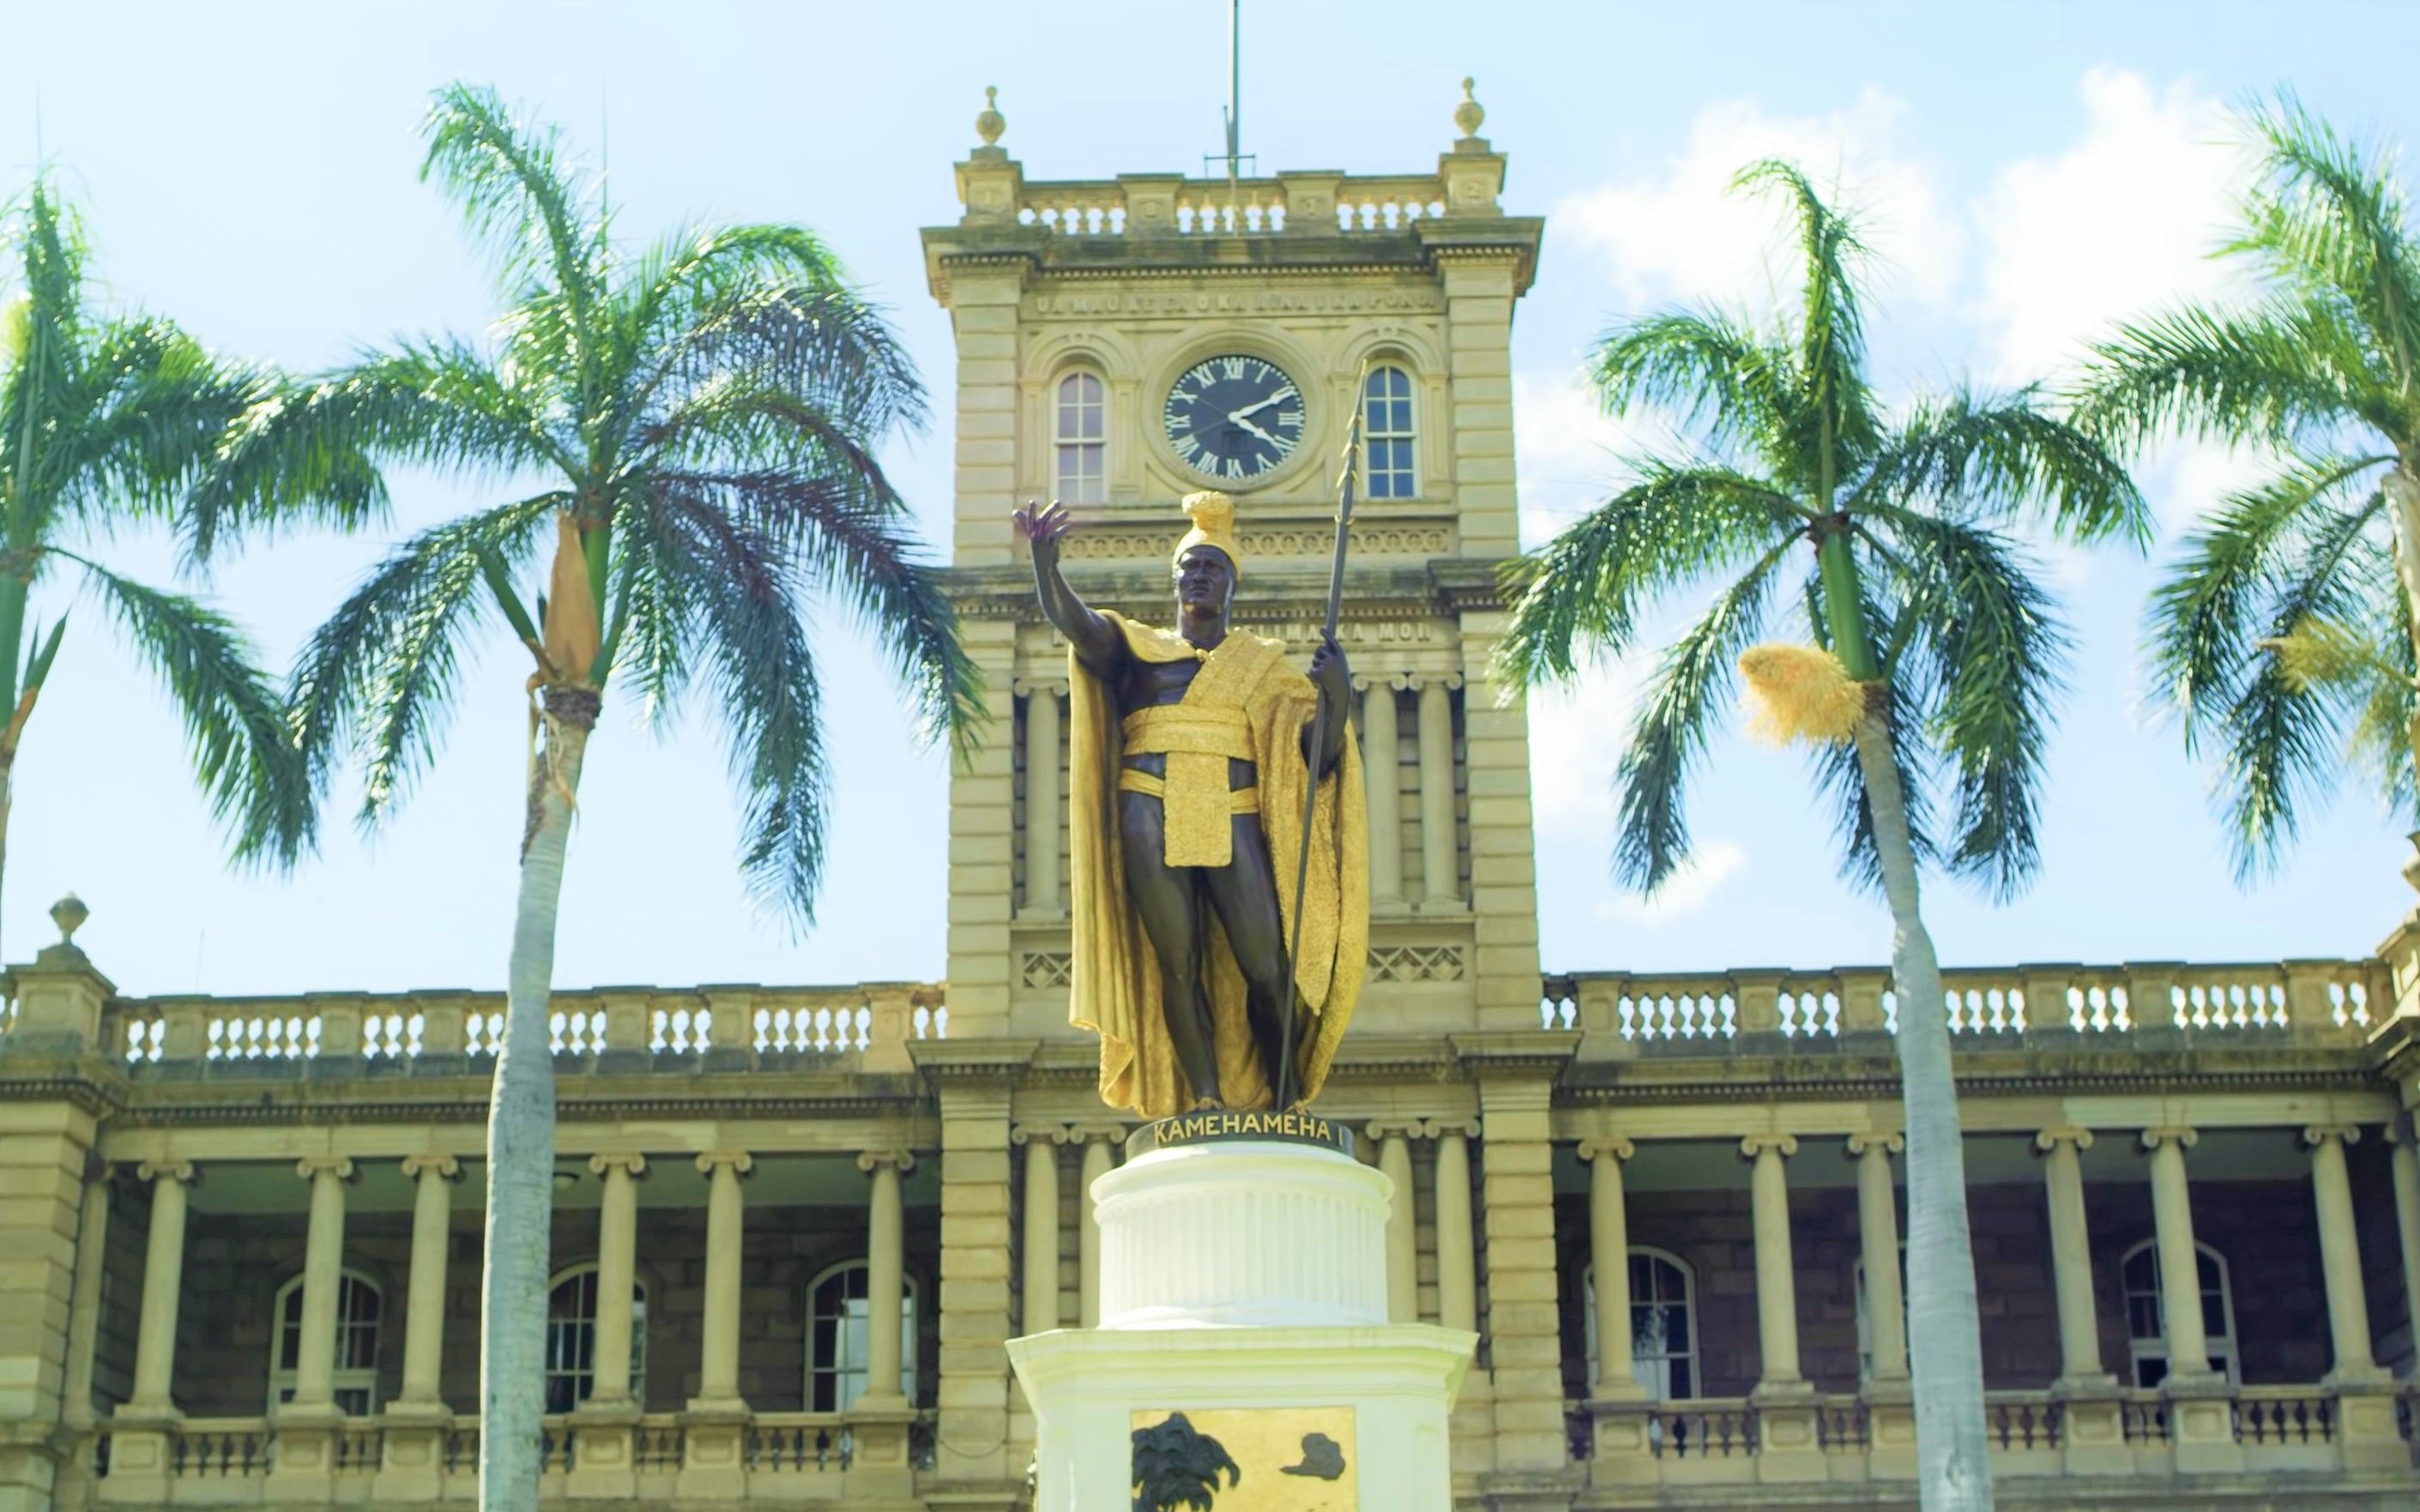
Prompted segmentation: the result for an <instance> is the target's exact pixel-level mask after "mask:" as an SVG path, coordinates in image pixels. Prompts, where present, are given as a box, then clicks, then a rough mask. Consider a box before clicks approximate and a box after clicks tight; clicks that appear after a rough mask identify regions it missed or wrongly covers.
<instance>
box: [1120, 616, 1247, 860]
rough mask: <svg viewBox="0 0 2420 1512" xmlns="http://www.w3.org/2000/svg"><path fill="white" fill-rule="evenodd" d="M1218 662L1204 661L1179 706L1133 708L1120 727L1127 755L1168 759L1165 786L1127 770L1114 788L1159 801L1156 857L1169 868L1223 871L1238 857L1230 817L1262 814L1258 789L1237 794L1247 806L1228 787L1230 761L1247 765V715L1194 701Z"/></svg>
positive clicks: (1238, 708)
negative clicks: (1152, 796)
mask: <svg viewBox="0 0 2420 1512" xmlns="http://www.w3.org/2000/svg"><path fill="white" fill-rule="evenodd" d="M1231 660H1232V658H1231ZM1217 665H1218V653H1217V652H1215V651H1214V652H1212V653H1211V654H1210V656H1208V657H1206V658H1204V659H1203V661H1202V670H1201V671H1199V672H1196V673H1195V674H1194V677H1193V681H1192V682H1191V683H1190V684H1188V685H1187V687H1186V689H1185V697H1184V699H1183V700H1181V701H1180V702H1175V703H1156V704H1153V705H1151V706H1149V707H1147V708H1140V709H1137V710H1135V711H1134V712H1133V713H1132V714H1129V715H1127V716H1126V717H1125V719H1124V720H1123V721H1122V723H1123V724H1124V725H1125V737H1126V738H1125V753H1126V754H1127V755H1128V756H1164V757H1165V758H1166V759H1167V763H1168V776H1167V778H1166V779H1164V780H1163V779H1158V778H1154V777H1153V776H1152V775H1151V774H1150V773H1148V772H1138V771H1135V770H1133V769H1131V768H1126V769H1123V770H1121V771H1120V772H1119V773H1118V790H1119V791H1120V792H1122V793H1152V794H1156V795H1158V797H1159V807H1160V813H1161V823H1162V834H1163V840H1162V845H1161V853H1160V858H1161V859H1162V860H1163V861H1165V862H1166V863H1167V864H1168V865H1170V866H1225V865H1227V864H1228V863H1229V862H1231V861H1233V859H1234V858H1235V832H1234V827H1233V825H1230V824H1229V823H1228V816H1229V815H1230V814H1238V813H1258V812H1260V809H1261V804H1260V794H1259V790H1258V789H1254V788H1246V789H1243V790H1242V791H1243V793H1245V794H1247V795H1249V807H1246V806H1244V805H1241V804H1238V803H1237V801H1236V798H1235V796H1234V795H1231V794H1230V793H1229V791H1228V788H1227V763H1228V762H1229V761H1231V760H1233V761H1240V762H1249V761H1250V760H1251V759H1252V727H1251V724H1250V722H1249V720H1247V719H1246V718H1245V717H1244V709H1243V705H1242V704H1241V703H1229V704H1225V705H1223V706H1222V705H1219V704H1218V703H1214V702H1207V701H1204V702H1194V694H1195V693H1196V692H1197V691H1198V690H1199V689H1200V688H1201V687H1202V683H1203V682H1205V681H1209V680H1210V677H1211V669H1212V668H1213V667H1215V666H1217ZM1221 681H1223V679H1222V680H1221ZM1219 691H1220V688H1219V687H1218V684H1216V683H1213V685H1212V687H1211V696H1212V697H1213V698H1216V697H1217V696H1218V693H1219ZM1145 783H1149V784H1150V785H1149V786H1145V785H1144V784H1145Z"/></svg>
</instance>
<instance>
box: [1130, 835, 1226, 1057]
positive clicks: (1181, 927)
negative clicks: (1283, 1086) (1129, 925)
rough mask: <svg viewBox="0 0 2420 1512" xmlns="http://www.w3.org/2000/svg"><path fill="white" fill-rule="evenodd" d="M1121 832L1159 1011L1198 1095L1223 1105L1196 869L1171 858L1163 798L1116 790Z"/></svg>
mask: <svg viewBox="0 0 2420 1512" xmlns="http://www.w3.org/2000/svg"><path fill="white" fill-rule="evenodd" d="M1118 799H1119V802H1118V836H1119V841H1120V843H1121V844H1123V845H1124V847H1125V871H1126V896H1127V897H1128V898H1130V899H1132V900H1133V902H1134V905H1135V913H1136V914H1137V915H1138V916H1140V918H1141V919H1142V930H1143V933H1145V934H1146V935H1148V936H1150V938H1151V949H1152V952H1153V953H1154V954H1155V955H1156V956H1158V957H1159V994H1160V1005H1161V1011H1163V1013H1164V1014H1165V1015H1166V1017H1167V1020H1168V1038H1169V1041H1170V1042H1171V1044H1172V1045H1173V1046H1174V1048H1175V1050H1176V1065H1177V1069H1178V1070H1180V1071H1182V1072H1185V1079H1186V1081H1187V1083H1188V1084H1190V1085H1191V1087H1192V1088H1193V1096H1194V1097H1195V1099H1196V1100H1197V1101H1198V1100H1202V1099H1207V1100H1209V1101H1210V1102H1213V1103H1220V1104H1221V1105H1223V1104H1224V1103H1225V1101H1226V1100H1225V1098H1224V1097H1223V1096H1221V1095H1220V1093H1219V1090H1218V1047H1217V1042H1216V1041H1215V1040H1214V1039H1213V1038H1212V1034H1211V1026H1210V997H1209V995H1208V994H1207V993H1205V992H1203V991H1202V936H1203V934H1204V933H1205V932H1204V930H1203V929H1202V900H1201V898H1200V896H1199V889H1198V888H1196V887H1195V886H1194V881H1193V879H1194V875H1195V872H1196V871H1197V869H1196V868H1193V867H1171V866H1170V865H1169V864H1168V861H1167V855H1168V850H1167V843H1168V842H1167V839H1166V826H1165V823H1164V820H1163V817H1162V815H1161V812H1160V807H1159V800H1158V799H1157V798H1156V797H1152V796H1150V795H1146V794H1140V793H1121V794H1119V795H1118Z"/></svg>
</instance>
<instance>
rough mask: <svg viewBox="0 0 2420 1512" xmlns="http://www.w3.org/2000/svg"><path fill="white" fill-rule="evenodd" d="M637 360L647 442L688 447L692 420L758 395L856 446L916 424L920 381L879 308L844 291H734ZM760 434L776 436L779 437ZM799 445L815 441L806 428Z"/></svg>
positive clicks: (711, 460)
mask: <svg viewBox="0 0 2420 1512" xmlns="http://www.w3.org/2000/svg"><path fill="white" fill-rule="evenodd" d="M631 392H632V394H633V397H634V399H635V401H636V402H637V403H638V404H640V405H643V406H645V407H646V415H647V416H648V417H650V424H649V431H650V434H649V436H648V437H647V440H648V441H649V443H650V444H655V445H681V446H684V447H690V448H694V446H695V441H694V440H693V436H694V434H695V433H697V432H698V430H699V417H701V416H713V415H717V414H720V413H724V412H728V411H729V410H731V409H732V408H733V407H734V405H735V404H739V405H741V406H743V407H744V405H745V402H746V401H747V400H748V399H749V398H750V397H751V396H762V395H771V396H776V397H778V398H779V400H780V401H781V403H780V405H779V406H777V407H775V408H776V409H777V410H779V411H806V412H811V413H812V414H813V415H814V416H815V417H816V420H817V423H818V424H819V425H820V426H825V427H829V428H830V429H831V430H833V431H836V432H839V433H842V434H845V435H848V436H850V437H852V438H855V439H858V440H865V441H870V440H872V439H874V438H877V437H880V436H882V435H884V434H886V433H888V432H889V431H891V430H892V429H893V428H894V427H897V428H904V429H908V430H915V429H918V428H921V427H922V426H923V424H924V418H925V400H924V389H923V382H922V380H921V379H919V378H917V376H916V368H915V363H914V362H913V361H912V360H911V359H910V358H909V357H908V355H907V348H906V347H904V346H902V345H901V344H900V341H899V337H898V333H897V332H894V331H892V329H891V325H890V322H889V321H888V320H887V319H886V318H885V317H884V315H883V312H882V311H881V310H880V308H879V307H877V306H875V305H872V304H869V303H867V302H866V301H863V300H861V299H860V298H858V297H857V296H856V295H855V294H852V293H850V292H849V291H847V290H845V289H826V288H813V287H802V286H798V285H775V286H772V287H767V288H761V289H755V290H749V291H741V292H737V293H734V294H732V295H730V296H729V297H727V298H726V299H724V300H722V301H720V302H718V303H716V304H714V305H712V306H710V307H708V308H706V309H704V310H702V311H700V312H699V318H698V319H697V320H696V321H695V322H694V323H693V324H690V325H689V326H686V327H684V328H682V329H681V330H680V331H678V332H672V333H668V334H665V335H664V336H662V337H661V338H660V339H659V342H658V343H657V344H655V345H654V346H652V347H650V348H649V349H648V350H647V351H646V352H645V354H644V376H643V378H641V380H640V381H639V382H638V383H636V384H635V385H634V386H633V388H632V391H631ZM760 418H770V419H773V420H777V421H778V420H779V419H780V418H781V415H780V414H779V413H777V414H775V415H773V416H770V417H760ZM705 434H706V436H707V437H709V438H712V437H713V436H714V434H715V433H714V432H713V431H711V430H710V429H709V430H706V432H705ZM765 434H766V435H768V436H769V437H770V438H771V439H780V438H781V437H782V435H783V429H780V428H776V429H773V430H771V431H769V432H768V433H765ZM804 439H805V441H806V443H807V444H821V442H820V441H818V440H815V438H814V436H813V434H812V430H810V432H809V434H808V435H807V436H806V437H805V438H804ZM766 443H767V442H766V440H761V439H760V440H757V441H755V442H754V444H755V445H757V446H761V445H763V444H766ZM683 455H685V456H686V457H687V459H688V460H689V461H690V464H691V465H698V466H708V467H712V466H723V465H729V464H727V463H726V462H725V460H724V459H723V458H722V457H720V456H716V455H713V454H711V453H701V452H698V451H696V450H693V449H692V450H689V451H687V452H685V453H684V454H683ZM757 459H758V460H762V457H761V456H758V457H757ZM741 465H745V464H744V463H743V464H741Z"/></svg>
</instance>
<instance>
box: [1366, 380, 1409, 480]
mask: <svg viewBox="0 0 2420 1512" xmlns="http://www.w3.org/2000/svg"><path fill="white" fill-rule="evenodd" d="M1361 457H1362V475H1363V477H1364V479H1365V480H1366V483H1365V486H1366V491H1367V492H1368V494H1369V496H1370V497H1371V498H1373V499H1409V498H1412V497H1413V496H1414V495H1416V494H1418V493H1419V474H1418V473H1417V472H1416V471H1414V470H1413V466H1412V376H1411V375H1410V374H1409V373H1406V372H1404V370H1403V369H1402V368H1400V367H1391V366H1390V367H1373V368H1372V369H1371V370H1370V376H1369V377H1368V378H1364V379H1363V380H1362V383H1361Z"/></svg>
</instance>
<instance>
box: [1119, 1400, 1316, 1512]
mask: <svg viewBox="0 0 2420 1512" xmlns="http://www.w3.org/2000/svg"><path fill="white" fill-rule="evenodd" d="M1357 1458H1358V1456H1357V1452H1356V1449H1355V1445H1354V1442H1353V1409H1351V1408H1349V1407H1237V1408H1210V1409H1206V1410H1204V1411H1202V1412H1166V1411H1150V1412H1136V1413H1135V1414H1134V1484H1133V1491H1134V1497H1135V1501H1134V1504H1135V1508H1136V1512H1175V1509H1177V1508H1186V1509H1188V1512H1360V1506H1361V1489H1360V1476H1359V1473H1358V1470H1357V1463H1356V1461H1357Z"/></svg>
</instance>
